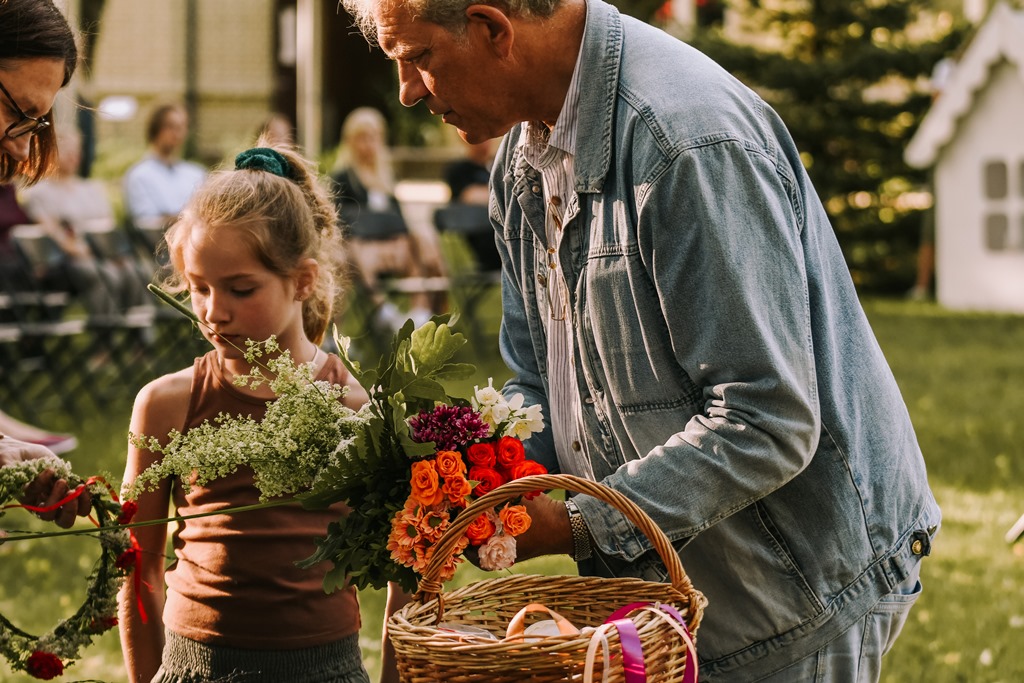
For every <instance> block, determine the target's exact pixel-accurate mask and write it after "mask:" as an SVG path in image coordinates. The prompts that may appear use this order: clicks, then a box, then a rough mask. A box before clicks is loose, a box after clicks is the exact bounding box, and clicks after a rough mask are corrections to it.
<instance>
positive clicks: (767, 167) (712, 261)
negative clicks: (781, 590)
mask: <svg viewBox="0 0 1024 683" xmlns="http://www.w3.org/2000/svg"><path fill="white" fill-rule="evenodd" d="M638 187H639V188H640V189H638V191H637V198H636V202H637V207H638V210H637V225H636V226H635V229H636V237H637V241H638V249H639V254H640V258H641V260H642V262H643V263H644V265H645V266H646V270H647V275H648V276H649V278H650V282H651V283H652V284H653V287H654V289H653V292H652V293H651V294H650V295H649V296H648V297H647V298H650V299H651V300H649V301H644V300H643V299H644V297H643V295H642V293H640V292H637V291H636V289H638V288H635V289H634V297H635V298H636V299H637V300H636V305H637V306H638V307H641V308H642V307H645V306H647V307H649V306H658V307H659V309H660V314H661V317H662V318H663V320H664V324H665V327H664V333H665V335H667V337H666V340H665V341H666V342H667V343H668V344H669V345H670V349H671V354H672V356H673V357H674V360H675V362H676V363H678V366H679V368H681V369H682V371H683V372H685V374H686V375H687V376H688V377H689V379H690V380H691V381H692V382H693V383H694V384H695V385H696V386H697V387H698V388H699V390H700V392H701V399H702V401H703V410H701V411H700V412H696V413H695V414H692V415H690V416H688V419H687V420H686V422H685V425H684V427H683V428H682V429H681V430H679V431H677V432H675V433H673V434H671V435H670V436H668V438H666V439H664V443H662V444H659V445H657V446H655V447H654V448H653V449H651V450H650V451H649V452H647V453H640V454H638V455H640V456H641V457H640V458H639V459H638V460H634V461H631V462H627V463H626V464H625V465H624V466H623V467H621V468H620V469H619V470H618V471H616V472H615V473H613V474H612V475H610V476H609V477H607V478H606V479H605V480H604V483H605V484H607V485H609V486H611V487H612V488H615V489H618V490H619V491H621V492H622V493H624V494H626V495H627V497H629V498H631V499H633V500H635V501H641V504H642V506H643V507H644V508H645V509H646V510H647V512H648V513H649V514H652V517H653V518H654V520H655V521H656V522H657V523H658V524H659V526H661V528H662V529H663V530H664V531H665V532H666V533H667V534H668V536H669V537H670V538H671V539H673V540H679V539H683V538H687V537H690V536H693V535H694V534H696V533H698V532H700V531H701V530H703V529H705V528H707V527H709V526H711V525H713V524H715V523H716V522H718V521H720V520H722V519H724V518H726V517H728V516H729V515H731V514H733V513H734V512H736V511H738V510H741V509H743V508H745V507H747V506H749V505H750V504H751V503H753V502H755V501H757V500H759V499H761V498H763V497H764V496H766V495H768V494H770V493H771V492H772V491H774V490H776V489H777V488H779V487H781V486H782V485H784V484H785V483H786V482H787V481H789V480H790V479H791V478H792V477H794V476H796V475H797V474H798V473H799V472H800V471H801V470H802V469H803V468H804V467H805V466H806V465H807V463H808V462H810V459H811V457H812V456H813V454H814V451H815V448H816V446H817V442H818V434H819V429H820V415H819V408H818V403H817V395H816V380H815V360H814V340H813V338H812V334H811V320H810V310H809V302H808V284H807V278H808V273H807V271H806V268H805V259H806V255H805V254H804V249H803V244H802V241H801V233H802V230H804V228H805V216H804V215H803V209H802V205H801V203H800V202H799V201H798V199H799V197H798V186H797V183H796V182H795V180H794V179H793V178H792V172H791V171H790V169H789V168H787V167H786V166H785V163H784V162H783V163H781V164H780V162H779V159H778V158H777V157H776V156H775V153H774V150H773V149H772V148H770V147H769V148H759V147H758V146H755V145H753V144H750V143H747V142H744V141H742V140H737V139H723V140H719V141H716V142H714V143H713V144H705V145H700V146H695V147H692V148H691V149H687V150H685V151H683V152H682V153H681V154H679V155H678V156H677V157H676V158H675V159H672V160H671V161H670V162H669V163H668V164H667V165H666V166H665V168H664V171H663V172H661V173H660V174H659V175H657V177H653V178H652V179H651V182H650V183H644V184H640V185H638ZM592 246H593V245H592ZM597 305H598V304H597V303H595V304H594V306H592V307H591V308H592V309H593V308H596V307H597ZM596 327H597V324H596V323H595V328H596ZM586 362H587V361H586V360H584V363H586ZM595 370H596V375H595V376H601V375H602V374H603V373H601V371H600V369H597V368H595ZM654 370H657V368H654ZM666 398H670V397H666ZM588 503H589V504H588ZM580 507H581V509H582V510H583V513H584V515H586V519H587V522H588V524H589V525H590V527H591V531H592V532H593V535H594V537H595V539H596V542H597V545H598V546H599V547H600V548H601V549H602V551H604V552H605V553H609V554H612V555H617V556H620V557H622V558H623V559H627V560H632V559H635V557H637V556H638V555H639V554H641V553H642V552H643V551H645V550H647V549H648V548H649V547H650V546H649V544H647V543H646V542H645V539H637V538H636V535H635V534H634V533H633V532H631V531H630V532H627V533H625V534H624V533H623V531H625V529H626V528H628V525H626V526H623V525H624V524H625V522H624V520H622V519H621V515H619V514H618V513H616V512H614V511H611V510H610V509H609V508H608V507H607V506H605V505H603V504H601V503H598V502H597V501H583V500H581V501H580Z"/></svg>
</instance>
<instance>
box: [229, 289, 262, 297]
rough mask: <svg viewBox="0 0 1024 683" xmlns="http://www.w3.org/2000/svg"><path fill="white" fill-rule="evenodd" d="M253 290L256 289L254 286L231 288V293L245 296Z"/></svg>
mask: <svg viewBox="0 0 1024 683" xmlns="http://www.w3.org/2000/svg"><path fill="white" fill-rule="evenodd" d="M255 291H256V288H255V287H250V288H248V289H233V290H231V293H232V294H234V295H235V296H237V297H240V298H245V297H247V296H249V295H251V294H252V293H253V292H255Z"/></svg>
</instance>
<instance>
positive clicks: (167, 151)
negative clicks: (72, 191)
mask: <svg viewBox="0 0 1024 683" xmlns="http://www.w3.org/2000/svg"><path fill="white" fill-rule="evenodd" d="M187 138H188V114H187V113H186V112H185V108H184V107H182V106H181V105H180V104H164V105H161V106H159V107H157V108H156V110H155V111H154V112H153V113H152V115H150V118H149V123H148V124H147V126H146V141H147V142H148V143H149V152H148V153H147V154H146V156H145V157H143V158H142V159H141V160H140V161H138V162H136V163H135V164H134V165H133V166H132V167H131V168H129V169H128V172H127V173H125V176H124V204H125V210H126V211H127V212H128V217H129V219H130V220H131V222H132V224H133V225H134V226H135V227H137V228H140V229H155V228H165V227H167V226H168V225H169V224H170V223H171V222H173V221H174V220H176V219H177V217H178V213H179V212H180V211H181V209H182V208H183V207H184V206H185V203H186V202H187V201H188V199H189V197H191V196H192V193H193V191H195V189H196V187H198V186H199V184H200V183H202V182H203V179H204V178H205V177H206V170H205V169H204V168H203V167H202V166H200V165H199V164H195V163H192V162H190V161H185V160H184V159H182V158H181V154H182V149H183V148H184V146H185V140H186V139H187Z"/></svg>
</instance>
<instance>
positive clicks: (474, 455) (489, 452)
mask: <svg viewBox="0 0 1024 683" xmlns="http://www.w3.org/2000/svg"><path fill="white" fill-rule="evenodd" d="M466 457H467V458H468V459H469V462H470V464H472V465H482V466H483V467H494V443H493V442H490V443H472V444H470V445H469V448H467V449H466Z"/></svg>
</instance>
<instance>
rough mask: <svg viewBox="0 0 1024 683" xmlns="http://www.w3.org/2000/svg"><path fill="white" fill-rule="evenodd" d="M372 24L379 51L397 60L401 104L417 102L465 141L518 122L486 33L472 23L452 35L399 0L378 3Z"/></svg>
mask: <svg viewBox="0 0 1024 683" xmlns="http://www.w3.org/2000/svg"><path fill="white" fill-rule="evenodd" d="M376 22H377V39H378V42H379V44H380V47H381V49H382V50H383V51H384V53H385V54H386V55H387V56H388V58H390V59H392V60H394V61H395V62H396V63H397V64H398V79H399V99H400V100H401V102H402V104H403V105H405V106H407V107H411V106H413V105H414V104H416V103H417V102H419V101H421V100H422V101H423V102H424V104H426V106H427V108H428V109H430V112H431V113H432V114H435V115H437V116H440V117H441V118H442V120H443V121H444V122H445V123H447V124H450V125H452V126H455V128H457V129H458V130H459V133H460V135H461V136H462V137H463V138H464V139H465V140H466V141H468V142H481V141H484V140H487V139H489V138H495V137H500V136H501V135H504V134H505V133H506V132H508V130H509V129H510V128H511V127H512V126H514V125H515V124H517V123H519V121H520V120H521V119H519V118H517V117H516V113H515V111H514V110H515V108H516V104H517V103H516V98H515V97H514V96H513V95H512V94H511V93H510V92H508V91H509V90H510V89H509V88H508V87H507V83H505V82H503V70H502V63H501V60H500V58H498V56H497V54H496V53H495V51H494V50H491V49H489V45H488V43H487V38H486V32H485V31H479V30H473V29H472V27H471V29H470V30H469V31H467V33H466V34H464V35H453V34H452V33H451V32H449V31H448V30H446V29H445V28H443V27H442V26H440V25H438V24H434V23H431V22H428V21H424V20H423V19H416V18H414V17H413V16H412V15H411V14H410V12H409V11H408V10H407V9H406V6H405V3H402V2H382V3H380V4H379V5H378V7H377V12H376Z"/></svg>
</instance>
